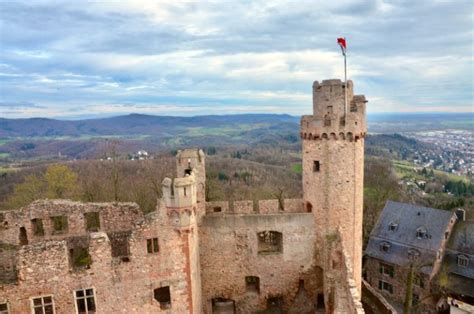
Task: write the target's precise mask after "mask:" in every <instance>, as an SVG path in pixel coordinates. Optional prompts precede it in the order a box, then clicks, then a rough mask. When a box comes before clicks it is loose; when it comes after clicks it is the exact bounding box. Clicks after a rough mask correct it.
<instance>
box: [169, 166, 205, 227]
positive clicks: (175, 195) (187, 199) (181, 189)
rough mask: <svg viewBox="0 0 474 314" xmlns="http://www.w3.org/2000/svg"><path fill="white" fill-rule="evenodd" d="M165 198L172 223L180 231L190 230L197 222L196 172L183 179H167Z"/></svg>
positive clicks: (191, 172)
mask: <svg viewBox="0 0 474 314" xmlns="http://www.w3.org/2000/svg"><path fill="white" fill-rule="evenodd" d="M162 191H163V198H162V201H163V203H164V206H165V207H166V212H167V214H168V216H169V218H170V223H171V224H172V225H173V226H174V227H175V228H179V229H183V228H184V229H186V228H190V227H191V225H192V224H194V223H195V221H196V206H197V191H196V178H195V170H192V171H190V172H189V174H186V175H185V176H184V177H182V178H174V179H170V178H165V179H164V180H163V182H162Z"/></svg>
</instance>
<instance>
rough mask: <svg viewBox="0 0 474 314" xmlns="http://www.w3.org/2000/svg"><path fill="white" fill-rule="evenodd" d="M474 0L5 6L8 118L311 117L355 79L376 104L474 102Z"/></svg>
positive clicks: (2, 69) (3, 80)
mask: <svg viewBox="0 0 474 314" xmlns="http://www.w3.org/2000/svg"><path fill="white" fill-rule="evenodd" d="M473 8H474V7H473V2H472V1H471V0H466V1H461V0H460V1H454V0H449V1H435V0H430V1H413V0H407V1H384V0H373V1H371V0H365V1H358V0H342V1H341V0H337V1H305V2H297V1H291V0H289V1H280V0H278V1H275V0H272V1H258V2H257V1H235V0H232V1H231V0H226V1H222V2H217V1H213V2H207V1H206V2H199V3H191V2H180V1H176V0H175V1H166V2H165V1H147V0H133V1H129V2H124V1H120V2H119V1H107V2H102V1H101V2H86V1H63V2H58V1H53V2H49V1H40V0H36V1H25V2H21V1H15V2H13V1H12V2H7V1H5V0H3V1H1V2H0V117H8V118H20V117H33V116H43V117H56V118H64V117H68V118H77V117H86V116H87V117H90V116H99V115H116V114H125V113H131V112H137V113H147V114H156V115H202V114H227V113H262V112H263V113H288V114H293V115H300V114H307V113H309V112H310V111H311V85H312V82H313V81H314V80H322V79H327V78H343V59H342V56H341V53H340V50H339V47H338V46H337V44H336V38H337V37H339V36H345V37H346V38H347V41H348V67H349V68H348V69H349V78H350V79H352V80H354V83H355V92H356V93H358V94H365V95H366V96H367V98H368V99H369V104H368V105H369V112H371V113H377V112H468V111H473V75H474V74H473V73H474V65H473V64H474V63H473V36H474V35H473V33H474V31H473V28H474V27H473Z"/></svg>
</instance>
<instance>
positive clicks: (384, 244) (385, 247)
mask: <svg viewBox="0 0 474 314" xmlns="http://www.w3.org/2000/svg"><path fill="white" fill-rule="evenodd" d="M391 246H392V245H391V244H390V243H389V242H382V243H380V251H382V252H388V250H390V247H391Z"/></svg>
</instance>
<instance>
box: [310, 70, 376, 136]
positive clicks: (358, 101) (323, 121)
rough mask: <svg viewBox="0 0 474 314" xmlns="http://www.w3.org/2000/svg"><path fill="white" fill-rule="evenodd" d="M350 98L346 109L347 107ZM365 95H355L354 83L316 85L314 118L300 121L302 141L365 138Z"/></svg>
mask: <svg viewBox="0 0 474 314" xmlns="http://www.w3.org/2000/svg"><path fill="white" fill-rule="evenodd" d="M345 97H347V108H345V107H346V105H345V103H346V102H345ZM366 102H367V101H366V99H365V96H363V95H354V84H353V82H352V81H347V91H346V84H344V82H342V81H341V80H339V79H331V80H323V81H322V82H321V83H320V82H318V81H315V82H314V83H313V115H308V116H303V117H302V118H301V137H302V138H303V139H325V138H326V139H329V138H336V139H337V138H341V139H346V138H347V139H352V138H360V137H364V136H365V134H366V133H367V126H366V122H365V104H366Z"/></svg>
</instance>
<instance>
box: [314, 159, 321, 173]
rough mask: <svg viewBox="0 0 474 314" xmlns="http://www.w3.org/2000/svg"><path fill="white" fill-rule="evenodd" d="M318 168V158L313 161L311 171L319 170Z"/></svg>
mask: <svg viewBox="0 0 474 314" xmlns="http://www.w3.org/2000/svg"><path fill="white" fill-rule="evenodd" d="M319 170H320V164H319V160H315V161H313V172H319Z"/></svg>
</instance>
